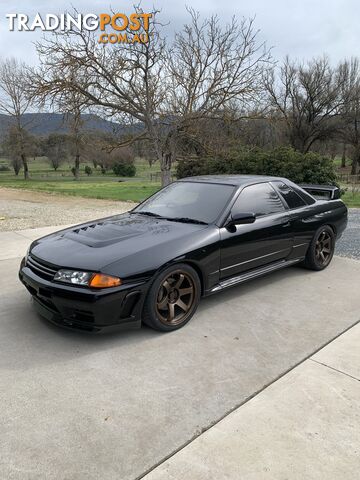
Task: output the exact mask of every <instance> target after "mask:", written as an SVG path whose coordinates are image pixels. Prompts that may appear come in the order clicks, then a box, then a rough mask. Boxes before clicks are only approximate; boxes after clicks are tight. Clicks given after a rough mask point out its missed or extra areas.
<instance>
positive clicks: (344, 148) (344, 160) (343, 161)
mask: <svg viewBox="0 0 360 480" xmlns="http://www.w3.org/2000/svg"><path fill="white" fill-rule="evenodd" d="M345 167H346V143H343V151H342V157H341V168H345Z"/></svg>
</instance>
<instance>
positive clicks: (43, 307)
mask: <svg viewBox="0 0 360 480" xmlns="http://www.w3.org/2000/svg"><path fill="white" fill-rule="evenodd" d="M19 278H20V281H21V282H22V283H23V284H24V285H25V287H26V288H27V290H28V291H29V292H30V294H31V295H32V298H33V303H34V307H35V309H36V311H37V312H38V313H39V314H40V315H41V316H42V317H45V318H46V319H47V320H49V321H50V322H52V323H55V324H56V325H59V326H62V327H66V328H71V329H75V330H82V331H87V332H100V331H103V330H104V331H105V330H106V331H107V330H111V329H121V328H139V327H140V326H141V312H142V307H143V302H144V298H145V292H146V288H147V285H146V283H145V282H137V283H129V284H123V285H121V286H120V287H115V288H108V289H103V290H94V289H90V288H81V287H74V286H72V285H62V284H57V283H54V282H51V281H48V280H45V279H44V278H41V277H40V276H38V275H36V273H34V272H33V271H32V270H30V268H28V267H27V266H26V264H25V259H24V260H23V261H22V262H21V266H20V271H19Z"/></svg>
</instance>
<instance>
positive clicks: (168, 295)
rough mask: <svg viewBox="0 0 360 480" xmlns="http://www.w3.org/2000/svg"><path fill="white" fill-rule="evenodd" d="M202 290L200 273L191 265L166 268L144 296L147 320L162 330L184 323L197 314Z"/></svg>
mask: <svg viewBox="0 0 360 480" xmlns="http://www.w3.org/2000/svg"><path fill="white" fill-rule="evenodd" d="M200 293H201V285H200V280H199V276H198V274H197V273H196V271H195V270H194V269H193V268H191V267H190V266H189V265H186V264H177V265H174V266H171V267H169V268H167V269H166V270H163V271H162V272H161V273H160V274H159V275H158V276H157V277H156V278H155V280H154V282H153V284H152V285H151V287H150V290H149V292H148V295H147V298H146V300H145V305H144V311H143V321H144V323H146V324H147V325H149V326H150V327H152V328H154V329H155V330H160V331H163V332H169V331H172V330H177V329H178V328H181V327H183V326H184V325H185V324H186V323H187V322H188V321H189V320H190V318H191V317H192V316H193V315H194V313H195V311H196V309H197V306H198V304H199V300H200Z"/></svg>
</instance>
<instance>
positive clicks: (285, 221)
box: [281, 220, 291, 228]
mask: <svg viewBox="0 0 360 480" xmlns="http://www.w3.org/2000/svg"><path fill="white" fill-rule="evenodd" d="M290 225H291V223H290V222H289V220H284V221H283V222H282V225H281V226H282V227H284V228H285V227H290Z"/></svg>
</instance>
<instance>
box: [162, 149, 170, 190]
mask: <svg viewBox="0 0 360 480" xmlns="http://www.w3.org/2000/svg"><path fill="white" fill-rule="evenodd" d="M171 163H172V154H171V152H166V153H163V155H162V158H161V186H162V187H166V186H167V185H169V184H170V183H171Z"/></svg>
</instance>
